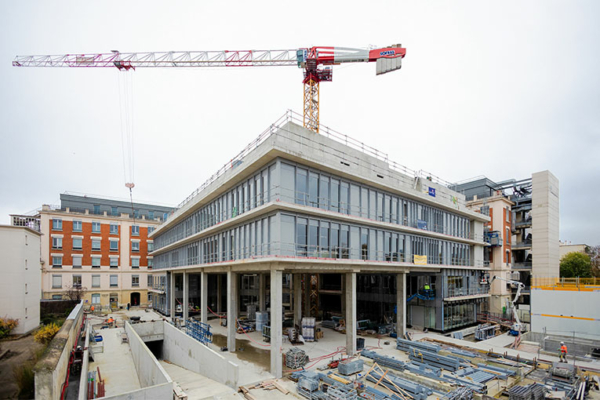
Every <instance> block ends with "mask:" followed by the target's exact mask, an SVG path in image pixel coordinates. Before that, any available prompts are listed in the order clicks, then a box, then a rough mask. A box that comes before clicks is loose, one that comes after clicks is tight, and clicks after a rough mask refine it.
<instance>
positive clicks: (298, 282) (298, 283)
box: [292, 274, 302, 326]
mask: <svg viewBox="0 0 600 400" xmlns="http://www.w3.org/2000/svg"><path fill="white" fill-rule="evenodd" d="M292 276H293V280H294V324H295V325H298V326H300V324H301V322H302V275H300V274H295V275H292Z"/></svg>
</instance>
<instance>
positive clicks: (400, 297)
mask: <svg viewBox="0 0 600 400" xmlns="http://www.w3.org/2000/svg"><path fill="white" fill-rule="evenodd" d="M328 136H330V137H328ZM334 136H336V135H333V134H329V135H318V134H315V133H314V132H312V131H308V130H306V129H304V128H302V127H300V126H299V125H296V124H295V123H293V122H290V121H287V120H285V121H280V122H279V123H278V124H275V125H273V127H272V128H271V129H269V130H268V131H266V132H265V133H263V134H262V135H261V136H260V137H259V138H258V139H257V140H256V141H254V142H253V143H252V144H251V145H250V146H249V147H248V148H246V149H245V150H244V151H242V153H240V154H239V155H238V156H236V157H235V158H234V159H233V160H232V161H231V162H230V163H228V164H227V165H225V166H224V167H223V168H222V169H221V170H220V171H219V172H218V173H217V174H215V175H213V177H212V178H211V179H210V180H209V181H208V182H207V183H205V184H204V185H203V186H202V187H201V188H200V189H198V190H197V191H196V192H194V193H193V194H192V195H190V197H189V198H188V199H186V201H185V202H184V203H183V204H182V206H181V207H180V208H179V209H178V210H177V211H176V212H175V214H174V215H173V217H172V218H170V219H169V221H167V222H166V223H165V224H163V225H161V226H160V227H159V228H158V229H157V230H156V231H155V232H154V233H153V234H152V235H151V238H152V239H154V242H155V250H154V252H153V253H152V255H153V256H154V259H155V263H154V270H153V275H155V276H156V277H159V278H160V277H163V276H164V277H165V278H164V282H165V285H164V289H165V294H164V297H165V305H166V308H167V310H168V313H169V314H170V315H174V314H175V313H176V309H177V305H178V304H180V303H181V305H182V313H183V316H184V318H187V316H188V313H189V302H190V296H189V293H190V290H196V291H197V293H199V297H200V301H199V303H200V307H199V308H200V313H201V319H202V320H203V321H206V320H207V315H208V313H209V312H215V313H217V312H216V310H214V309H213V308H212V307H211V305H212V303H209V298H211V297H212V298H216V299H218V301H217V303H218V304H219V305H220V303H221V300H222V299H225V303H226V304H225V307H224V309H225V310H226V313H227V317H228V325H227V326H228V348H229V349H230V351H235V348H236V346H235V331H236V323H235V322H233V321H235V320H236V318H237V316H238V315H239V313H240V310H241V309H242V308H244V307H245V306H246V304H244V303H240V300H241V297H240V293H241V291H242V290H244V289H245V288H246V286H242V284H241V282H240V277H241V276H245V275H256V276H257V277H259V278H258V279H257V281H258V282H257V283H256V284H257V285H258V286H259V287H258V299H257V303H258V304H256V306H257V309H258V310H259V311H266V310H267V309H269V310H270V327H271V343H272V345H271V349H272V350H271V371H272V373H273V374H275V375H276V376H281V354H280V352H279V349H280V347H281V333H282V328H281V327H282V322H283V321H282V320H283V318H284V317H285V316H284V314H283V311H284V305H283V304H284V281H285V282H286V287H287V288H289V290H290V295H291V296H290V300H289V304H290V308H291V310H290V311H291V312H292V313H293V320H294V324H296V325H300V321H301V318H302V317H303V316H315V317H316V316H319V317H322V316H323V309H324V308H326V307H327V306H328V304H323V303H319V294H318V291H319V288H320V289H321V290H326V289H324V287H323V285H321V286H320V285H319V280H321V282H324V281H325V280H326V278H324V276H325V275H331V276H339V278H332V279H331V280H329V282H330V283H331V282H334V283H332V288H331V291H333V292H335V293H333V294H334V295H335V296H341V297H342V298H341V299H340V302H341V303H342V304H343V307H342V308H343V310H342V314H343V317H344V318H345V322H346V333H347V336H346V348H347V351H348V353H349V354H353V353H355V351H356V329H357V318H358V319H360V315H359V314H358V308H359V305H358V303H359V299H358V293H359V290H357V285H358V284H360V285H361V286H362V287H363V289H364V287H365V285H367V283H369V284H370V283H373V287H378V285H379V283H377V284H375V281H376V279H374V278H375V277H381V282H382V283H381V284H382V285H387V287H388V289H390V291H389V293H388V297H390V296H393V299H392V304H393V305H394V306H395V307H393V308H394V309H395V313H396V314H394V311H392V315H391V316H393V317H394V318H395V319H397V321H398V322H397V325H398V330H399V331H400V333H402V332H403V331H404V329H405V327H406V316H407V309H406V308H407V300H408V298H409V295H412V294H413V293H409V291H408V290H409V289H410V288H412V289H413V290H414V291H415V292H418V293H414V294H415V295H416V294H419V295H420V297H419V296H416V297H417V298H415V296H412V297H413V299H411V301H412V300H416V301H415V302H414V303H413V304H409V308H412V309H413V310H412V313H411V315H412V317H413V318H414V319H417V318H420V319H421V322H422V323H424V324H426V326H434V327H435V328H437V329H440V330H446V328H444V325H445V324H446V325H456V326H460V325H461V324H463V323H464V322H461V321H462V320H461V319H464V318H465V316H467V317H469V316H470V317H472V321H473V322H475V317H476V313H477V311H478V307H480V305H481V301H482V299H485V298H486V297H488V296H489V295H488V294H487V290H486V286H485V285H480V276H481V274H483V273H485V272H486V268H485V267H484V265H483V248H484V245H485V243H484V241H483V225H484V224H485V223H487V222H488V221H489V218H488V217H487V216H484V215H481V214H479V213H475V212H473V211H470V210H469V209H467V207H466V205H465V199H464V196H462V195H461V194H459V193H456V192H453V191H452V190H450V189H448V187H447V186H445V185H443V184H442V183H440V181H438V180H437V179H434V178H433V177H432V176H431V175H423V176H421V175H422V174H419V173H415V172H414V171H410V170H408V169H406V168H405V167H402V166H399V165H398V164H395V163H393V162H390V161H389V160H388V157H387V155H385V154H383V153H380V152H378V151H377V150H375V149H371V148H369V147H368V146H365V145H364V144H362V143H357V142H353V141H352V139H351V138H348V137H345V136H341V135H338V136H337V137H334ZM409 274H410V275H409ZM194 275H197V276H198V278H197V279H195V282H196V284H194V285H191V286H190V281H191V277H192V276H194ZM286 275H287V276H289V278H287V277H286ZM319 277H323V278H321V279H320V278H319ZM385 277H388V278H385ZM413 278H414V287H412V286H411V283H413ZM407 281H408V283H409V284H408V286H407ZM178 282H180V284H179V283H178ZM425 284H429V285H430V293H427V294H424V293H423V288H424V286H425ZM421 285H422V286H421ZM254 287H255V286H254ZM407 287H408V288H409V289H407ZM179 288H181V290H180V291H178V290H176V289H179ZM247 288H248V289H249V288H250V286H248V287H247ZM391 289H393V290H391ZM179 293H181V298H178V297H177V296H179ZM215 294H216V297H213V296H215ZM223 294H225V295H223ZM321 299H323V297H321ZM425 320H426V321H427V322H425ZM453 327H454V326H453Z"/></svg>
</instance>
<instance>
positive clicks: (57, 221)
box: [52, 219, 62, 231]
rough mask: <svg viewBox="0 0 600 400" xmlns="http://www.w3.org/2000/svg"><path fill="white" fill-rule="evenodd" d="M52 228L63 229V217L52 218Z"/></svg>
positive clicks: (55, 229)
mask: <svg viewBox="0 0 600 400" xmlns="http://www.w3.org/2000/svg"><path fill="white" fill-rule="evenodd" d="M52 230H54V231H62V219H53V220H52Z"/></svg>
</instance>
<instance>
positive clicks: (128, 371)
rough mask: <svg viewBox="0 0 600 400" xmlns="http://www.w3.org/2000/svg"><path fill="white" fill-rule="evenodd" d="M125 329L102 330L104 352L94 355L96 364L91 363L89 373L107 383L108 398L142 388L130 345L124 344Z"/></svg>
mask: <svg viewBox="0 0 600 400" xmlns="http://www.w3.org/2000/svg"><path fill="white" fill-rule="evenodd" d="M124 332H125V330H124V329H123V328H113V329H102V330H101V331H100V333H101V335H102V338H103V342H104V352H103V353H94V358H95V361H94V362H90V364H89V367H88V371H96V368H97V367H100V374H101V375H102V379H104V381H105V383H106V396H114V395H119V394H122V393H126V392H130V391H133V390H138V389H140V388H141V385H140V381H139V379H138V376H137V373H136V370H135V365H134V363H133V357H132V355H131V349H130V348H129V344H128V343H122V340H121V334H122V333H124Z"/></svg>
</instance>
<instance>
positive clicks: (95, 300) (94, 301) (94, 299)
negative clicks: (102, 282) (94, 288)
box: [92, 293, 100, 304]
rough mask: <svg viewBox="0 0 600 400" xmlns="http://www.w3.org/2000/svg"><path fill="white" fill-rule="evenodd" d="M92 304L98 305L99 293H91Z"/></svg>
mask: <svg viewBox="0 0 600 400" xmlns="http://www.w3.org/2000/svg"><path fill="white" fill-rule="evenodd" d="M92 304H100V293H92Z"/></svg>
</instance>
